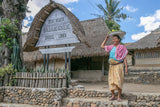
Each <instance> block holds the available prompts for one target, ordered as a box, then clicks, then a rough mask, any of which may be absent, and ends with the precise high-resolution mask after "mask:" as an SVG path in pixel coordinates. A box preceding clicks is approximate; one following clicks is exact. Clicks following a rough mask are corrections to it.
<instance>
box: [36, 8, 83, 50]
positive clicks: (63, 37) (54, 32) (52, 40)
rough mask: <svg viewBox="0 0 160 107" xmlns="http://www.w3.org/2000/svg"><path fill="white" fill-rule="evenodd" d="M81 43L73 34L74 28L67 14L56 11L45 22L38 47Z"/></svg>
mask: <svg viewBox="0 0 160 107" xmlns="http://www.w3.org/2000/svg"><path fill="white" fill-rule="evenodd" d="M78 42H80V41H79V40H78V38H77V36H76V35H75V34H73V32H72V26H71V24H70V20H69V18H68V17H67V16H66V14H65V13H64V12H63V11H61V10H59V9H55V10H54V11H53V12H52V13H51V14H50V15H49V16H48V18H47V19H46V21H45V22H44V24H43V26H42V29H41V33H40V37H39V40H38V42H37V44H36V47H41V46H50V45H61V44H71V43H78Z"/></svg>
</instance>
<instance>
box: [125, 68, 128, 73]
mask: <svg viewBox="0 0 160 107" xmlns="http://www.w3.org/2000/svg"><path fill="white" fill-rule="evenodd" d="M125 74H126V75H128V67H127V66H126V67H125Z"/></svg>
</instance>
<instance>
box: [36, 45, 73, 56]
mask: <svg viewBox="0 0 160 107" xmlns="http://www.w3.org/2000/svg"><path fill="white" fill-rule="evenodd" d="M73 48H75V46H71V47H62V48H50V49H39V51H41V53H42V54H51V53H64V52H72V50H73Z"/></svg>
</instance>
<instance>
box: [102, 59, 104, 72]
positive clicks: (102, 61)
mask: <svg viewBox="0 0 160 107" xmlns="http://www.w3.org/2000/svg"><path fill="white" fill-rule="evenodd" d="M102 73H103V75H104V56H102Z"/></svg>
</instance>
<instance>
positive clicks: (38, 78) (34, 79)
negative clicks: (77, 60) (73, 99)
mask: <svg viewBox="0 0 160 107" xmlns="http://www.w3.org/2000/svg"><path fill="white" fill-rule="evenodd" d="M15 79H16V86H19V87H35V88H62V87H66V85H67V78H66V73H51V72H47V73H46V72H45V73H43V72H32V73H30V72H17V73H16V77H15Z"/></svg>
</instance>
